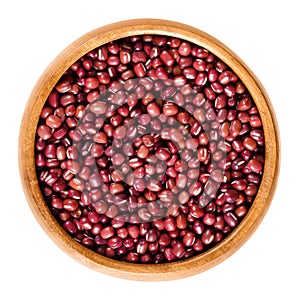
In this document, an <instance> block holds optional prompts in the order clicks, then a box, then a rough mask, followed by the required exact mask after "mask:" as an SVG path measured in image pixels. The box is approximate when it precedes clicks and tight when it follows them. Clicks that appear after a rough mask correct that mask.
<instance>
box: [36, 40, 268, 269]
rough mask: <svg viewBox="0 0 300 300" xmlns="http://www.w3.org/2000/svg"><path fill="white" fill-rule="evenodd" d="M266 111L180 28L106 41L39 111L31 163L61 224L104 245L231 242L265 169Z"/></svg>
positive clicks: (182, 252) (150, 257)
mask: <svg viewBox="0 0 300 300" xmlns="http://www.w3.org/2000/svg"><path fill="white" fill-rule="evenodd" d="M264 143H265V141H264V132H263V128H262V120H261V117H260V115H259V112H258V109H257V107H256V105H255V103H254V101H253V99H252V98H251V95H250V94H249V92H248V90H247V88H246V87H245V85H244V84H243V83H242V82H241V81H240V79H239V78H238V77H237V75H236V74H235V73H234V72H233V71H232V70H231V69H230V68H229V67H228V66H227V65H226V64H225V63H224V62H222V61H221V60H219V59H218V58H217V57H215V55H213V54H212V53H210V52H209V51H208V50H206V49H204V48H202V47H200V46H197V45H194V44H192V43H190V42H188V41H184V40H181V39H178V38H174V37H166V36H162V35H158V36H152V35H147V36H134V37H128V38H123V39H120V40H117V41H113V42H110V43H108V44H106V45H102V46H100V47H98V48H96V49H94V50H92V51H90V52H89V53H87V54H86V55H84V56H83V57H82V58H81V59H79V60H78V61H77V62H75V63H74V64H73V65H72V66H71V67H70V68H69V69H68V70H67V71H66V73H65V74H64V75H63V76H62V78H60V80H59V81H58V83H57V84H56V86H55V87H54V89H53V90H52V91H51V92H50V94H49V96H48V99H47V101H46V103H45V105H44V107H43V109H42V111H41V115H40V119H39V123H38V124H37V130H36V142H35V164H36V170H37V177H38V180H39V184H40V188H41V191H42V193H43V195H44V197H45V200H46V202H47V204H48V205H49V207H50V209H51V211H53V214H54V215H55V217H56V218H57V220H58V221H59V222H60V224H61V225H62V227H63V228H64V229H65V231H66V232H67V233H68V234H70V235H71V236H72V237H74V238H75V239H76V240H77V241H79V242H80V243H81V244H82V245H83V246H85V247H88V248H90V249H92V250H93V251H95V252H97V253H99V254H100V255H105V256H107V257H110V258H112V259H118V260H122V261H127V262H131V263H164V262H172V261H176V260H182V259H185V258H188V257H191V256H193V255H197V254H198V253H202V252H204V251H206V250H208V249H209V248H211V247H213V246H214V245H216V244H218V243H219V242H220V241H221V240H223V239H224V238H225V237H226V236H227V235H228V234H230V232H231V231H232V230H233V229H234V228H236V227H237V226H238V225H239V223H240V221H241V220H242V219H243V218H244V216H245V215H246V214H247V212H248V211H249V209H250V206H251V203H252V202H253V199H254V197H255V196H256V194H257V192H258V189H259V184H260V182H261V178H262V173H263V168H264V149H265V148H264Z"/></svg>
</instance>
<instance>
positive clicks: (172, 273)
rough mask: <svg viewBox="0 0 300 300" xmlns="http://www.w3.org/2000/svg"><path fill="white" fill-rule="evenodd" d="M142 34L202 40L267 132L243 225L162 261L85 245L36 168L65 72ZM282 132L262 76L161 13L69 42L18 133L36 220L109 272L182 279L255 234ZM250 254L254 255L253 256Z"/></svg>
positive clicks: (85, 260) (268, 197)
mask: <svg viewBox="0 0 300 300" xmlns="http://www.w3.org/2000/svg"><path fill="white" fill-rule="evenodd" d="M139 34H161V35H167V36H174V37H178V38H181V39H184V40H188V41H190V42H192V43H195V44H197V45H200V46H203V47H205V48H206V49H208V50H209V51H211V52H212V53H214V54H215V55H216V56H218V57H219V58H220V59H221V60H223V61H224V62H225V63H226V64H227V65H229V66H230V67H231V68H232V69H233V71H234V72H235V73H236V74H237V75H238V76H239V77H240V79H241V80H242V81H243V83H244V84H245V86H246V87H247V88H248V90H249V92H250V93H251V95H252V97H253V99H254V101H255V103H256V105H257V108H258V110H259V113H260V115H261V117H262V122H263V128H264V134H265V148H266V157H265V159H266V160H265V167H264V174H263V178H262V182H261V185H260V189H259V192H258V194H257V196H256V199H255V201H254V203H253V205H252V207H251V209H250V210H249V212H248V214H247V215H246V217H245V218H244V219H243V221H242V222H241V223H240V225H239V226H238V227H237V228H236V229H235V230H234V232H233V233H231V234H230V235H229V236H228V237H227V238H226V239H224V240H223V241H222V242H221V243H219V244H218V245H217V246H215V247H214V248H212V249H210V250H208V251H207V252H205V253H203V254H200V255H198V256H195V257H193V258H190V259H186V260H184V261H179V262H172V263H165V264H160V265H154V264H152V265H142V264H140V265H137V264H131V263H125V262H118V261H116V260H112V259H109V258H106V257H103V256H101V255H98V254H96V253H94V252H93V251H91V250H89V249H87V248H85V247H83V246H82V245H80V244H79V243H77V242H76V241H75V240H73V239H72V238H71V237H70V236H69V235H68V234H67V233H66V232H65V231H64V230H63V229H62V228H61V226H60V225H59V223H58V222H57V221H56V220H55V218H54V217H53V215H52V214H51V212H50V210H49V209H48V207H47V205H46V203H45V201H44V199H43V196H42V194H41V191H40V189H39V186H38V181H37V177H36V172H35V164H34V161H35V159H34V140H35V134H36V129H37V123H38V119H39V116H40V112H41V110H42V107H43V106H44V103H45V101H46V99H47V97H48V95H49V93H50V91H51V90H52V89H53V87H54V86H55V84H56V82H57V81H58V80H59V78H60V77H61V76H62V75H63V73H64V72H65V71H66V70H67V69H68V68H69V67H70V66H71V65H72V64H73V63H74V62H75V61H77V60H78V59H79V58H80V57H82V56H83V55H84V54H86V53H87V52H88V51H90V50H92V49H94V48H96V47H98V46H100V45H102V44H106V43H108V42H110V41H112V40H115V39H119V38H123V37H127V36H132V35H139ZM279 147H280V144H279V134H278V128H277V122H276V118H275V114H274V111H273V109H272V105H271V102H270V100H269V98H268V95H267V93H266V91H265V90H264V88H263V87H262V85H261V83H260V82H259V80H258V79H257V78H256V76H255V75H254V74H253V73H252V72H251V70H250V69H249V68H248V67H247V66H246V64H245V63H244V62H243V61H242V60H241V59H240V58H239V57H238V56H237V55H236V54H234V53H233V52H232V51H231V50H230V49H228V48H227V47H226V46H225V45H223V44H222V43H221V42H219V41H218V40H216V39H215V38H213V37H211V36H210V35H208V34H206V33H205V32H202V31H200V30H198V29H196V28H193V27H190V26H187V25H183V24H180V23H176V22H170V21H165V20H157V19H138V20H130V21H123V22H119V23H115V24H111V25H108V26H104V27H101V28H98V29H96V30H94V31H91V32H89V33H87V34H86V35H84V36H83V37H81V38H79V39H78V40H77V41H75V42H74V43H72V44H71V45H70V46H69V47H67V48H66V49H65V50H64V51H63V52H62V53H61V54H60V55H59V56H58V57H57V58H56V59H55V60H54V61H53V62H52V63H51V64H50V65H49V67H48V68H47V69H46V70H45V72H44V73H43V74H42V76H41V77H40V79H39V80H38V82H37V83H36V85H35V87H34V89H33V91H32V93H31V95H30V98H29V100H28V103H27V106H26V109H25V111H24V115H23V120H22V123H21V128H20V136H19V169H20V176H21V180H22V185H23V189H24V193H25V196H26V199H27V201H28V203H29V205H30V208H31V210H32V212H33V214H34V215H35V217H36V219H37V221H38V222H39V223H40V225H41V226H42V227H43V229H44V230H45V231H46V233H47V234H48V235H49V236H50V237H51V238H52V239H53V241H54V242H55V243H56V244H57V245H58V246H59V247H61V248H62V249H63V250H64V251H66V252H67V253H68V254H69V255H71V256H72V257H73V258H75V259H76V260H77V261H79V262H81V263H82V264H84V265H86V266H88V267H91V268H93V269H95V270H97V271H100V272H102V273H105V274H109V275H113V276H117V277H122V278H127V279H134V280H146V281H161V280H171V279H178V278H183V277H187V276H191V275H194V274H197V273H199V272H203V271H205V270H207V269H209V268H211V267H213V266H215V265H216V264H218V263H220V262H222V261H223V260H224V259H226V258H227V257H229V256H230V255H232V254H233V253H234V252H235V251H236V250H237V249H239V248H240V247H241V246H242V245H243V244H244V243H245V242H246V241H247V240H248V239H249V237H250V236H251V235H252V234H253V232H254V231H255V229H256V228H257V226H258V225H259V224H260V222H261V221H262V219H263V217H264V215H265V214H266V212H267V210H268V207H269V206H270V203H271V201H272V198H273V194H274V192H275V187H276V183H277V178H278V173H279V151H280V149H279ZM251 259H255V258H254V257H252V258H251Z"/></svg>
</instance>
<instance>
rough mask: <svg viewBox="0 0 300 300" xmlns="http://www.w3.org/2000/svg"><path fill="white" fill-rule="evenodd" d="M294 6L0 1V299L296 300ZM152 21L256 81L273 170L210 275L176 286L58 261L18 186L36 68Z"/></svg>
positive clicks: (298, 94)
mask: <svg viewBox="0 0 300 300" xmlns="http://www.w3.org/2000/svg"><path fill="white" fill-rule="evenodd" d="M297 4H298V1H296V0H295V1H292V0H285V1H277V0H274V1H262V0H259V1H256V0H251V1H232V0H226V1H222V0H220V1H207V0H205V1H201V0H197V1H166V0H159V1H156V0H151V1H142V0H139V1H135V0H134V1H130V0H122V1H119V0H114V1H101V0H98V1H83V0H81V1H76V0H73V1H66V0H60V1H56V0H52V1H30V0H27V1H21V0H20V1H13V0H10V1H2V2H1V4H0V32H1V46H0V55H1V56H0V58H1V59H0V122H1V125H0V132H1V142H0V145H1V146H0V151H1V155H0V160H1V161H0V187H1V189H0V191H1V196H0V243H1V247H0V254H1V255H0V262H1V264H0V274H1V277H2V279H1V281H0V298H1V299H5V300H6V299H32V300H35V299H41V298H42V299H65V298H68V299H101V298H102V299H103V298H111V299H124V300H125V299H143V300H144V299H186V300H189V299H221V298H222V299H224V300H227V299H230V300H234V299H274V298H275V297H276V299H283V298H284V299H289V300H293V299H300V291H299V269H300V258H299V256H300V248H299V237H300V233H299V232H300V230H299V224H300V221H299V220H300V215H299V213H300V198H299V188H300V184H299V180H300V176H299V168H300V164H299V130H300V126H299V119H300V118H299V112H300V76H299V72H300V43H299V38H300V34H299V28H300V18H299V9H298V6H297ZM142 17H148V18H151V17H152V18H163V19H169V20H174V21H179V22H182V23H186V24H188V25H192V26H194V27H197V28H199V29H202V30H204V31H206V32H207V33H209V34H211V35H213V36H215V37H216V38H218V39H219V40H221V41H222V42H223V43H225V44H226V45H227V46H228V47H230V48H231V49H232V50H233V51H234V52H236V53H237V54H238V55H239V56H240V57H241V58H242V59H243V60H244V61H245V62H246V63H247V64H248V65H249V66H250V68H251V69H252V70H253V71H254V72H255V73H256V75H257V76H258V78H259V79H260V80H261V82H262V83H263V85H264V86H265V88H266V90H267V91H268V93H269V96H270V98H271V100H272V103H273V106H274V109H275V112H276V114H277V118H278V122H279V128H280V134H281V141H282V152H281V158H282V162H281V172H280V177H279V183H278V187H277V191H276V194H275V197H274V200H273V203H272V205H271V208H270V210H269V211H268V213H267V215H266V217H265V219H264V220H263V222H262V224H261V225H260V227H259V229H258V230H257V231H256V232H255V234H254V235H253V236H252V237H251V239H250V240H249V241H248V242H247V243H246V244H245V245H244V246H243V247H242V248H241V249H240V250H239V251H238V252H237V253H235V254H234V255H233V256H232V257H231V258H229V259H227V260H226V261H225V262H223V263H222V264H220V265H218V266H216V267H215V268H213V269H211V270H209V271H207V272H205V273H202V274H199V275H196V276H193V277H190V278H186V279H182V280H177V281H170V282H157V283H147V282H135V281H128V280H122V279H117V278H113V277H109V276H106V275H102V274H99V273H97V272H95V271H93V270H90V269H88V268H86V267H84V266H82V265H80V264H79V263H77V262H75V261H74V260H73V259H71V258H70V257H68V256H67V255H66V254H65V253H64V252H62V251H61V250H60V249H58V247H57V246H56V245H55V244H54V243H53V242H52V241H51V240H50V239H49V238H48V236H47V235H46V234H45V233H44V232H43V230H42V229H41V227H40V226H39V225H38V223H37V222H36V220H35V218H34V217H33V215H32V213H31V211H30V210H29V208H28V205H27V202H26V200H25V197H24V195H23V191H22V187H21V184H20V179H19V173H18V163H17V147H18V132H19V126H20V121H21V117H22V114H23V110H24V107H25V104H26V102H27V99H28V97H29V94H30V92H31V90H32V88H33V86H34V84H35V82H36V81H37V79H38V78H39V76H40V75H41V73H42V72H43V70H44V69H45V68H46V66H47V65H48V64H49V63H50V62H51V61H52V60H53V59H54V58H55V57H56V55H57V54H58V53H60V51H62V50H63V49H64V48H65V47H66V46H67V45H69V44H70V43H71V42H72V41H74V40H75V39H77V38H78V37H80V36H81V35H83V34H85V33H86V32H88V31H90V30H92V29H94V28H97V27H100V26H102V25H106V24H109V23H112V22H116V21H120V20H124V19H131V18H142Z"/></svg>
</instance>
